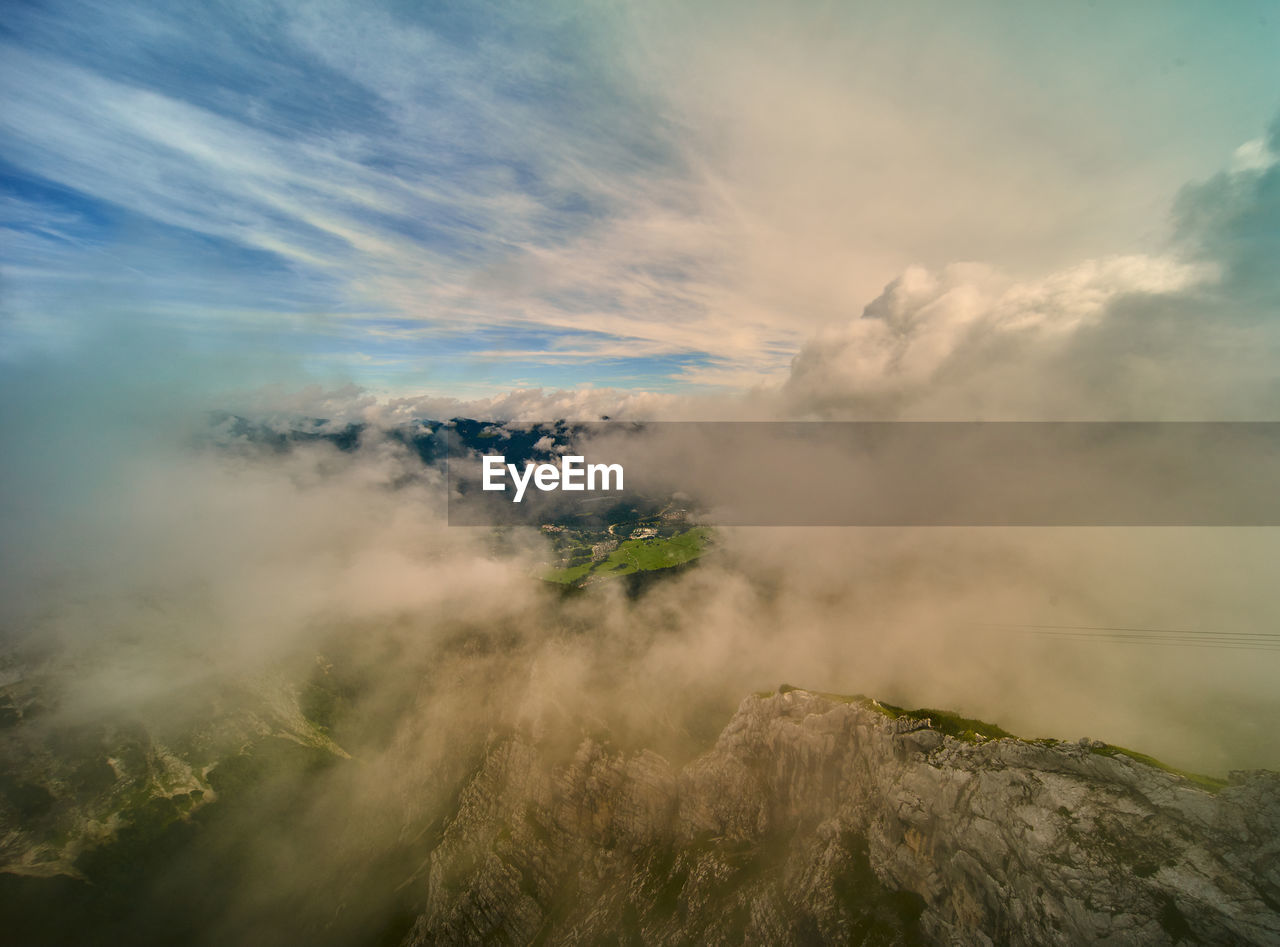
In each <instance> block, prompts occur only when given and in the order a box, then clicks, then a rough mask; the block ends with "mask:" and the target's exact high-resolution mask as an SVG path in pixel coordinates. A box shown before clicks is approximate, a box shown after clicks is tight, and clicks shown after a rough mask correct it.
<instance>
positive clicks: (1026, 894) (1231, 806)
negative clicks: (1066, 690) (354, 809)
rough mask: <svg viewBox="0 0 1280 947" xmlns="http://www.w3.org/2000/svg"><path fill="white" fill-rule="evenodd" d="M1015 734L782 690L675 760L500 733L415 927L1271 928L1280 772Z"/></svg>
mask: <svg viewBox="0 0 1280 947" xmlns="http://www.w3.org/2000/svg"><path fill="white" fill-rule="evenodd" d="M970 724H972V725H973V726H972V727H970V726H968V725H970ZM1000 734H1002V731H999V730H997V729H996V728H990V727H985V728H984V727H983V726H981V725H979V724H978V723H977V722H976V721H959V722H958V723H957V718H951V719H946V718H945V715H939V714H937V713H936V712H928V711H923V712H914V713H905V712H899V711H898V710H897V709H896V708H887V707H884V706H882V705H879V704H877V703H876V702H874V701H870V700H866V699H861V698H859V699H843V698H834V697H826V696H821V695H817V694H813V693H809V692H806V691H801V690H793V689H786V690H785V691H784V692H779V693H777V694H773V695H769V696H756V697H752V698H748V699H747V700H745V701H743V702H742V704H741V706H740V707H739V709H738V711H737V713H736V714H735V715H734V717H733V718H732V720H731V721H730V722H729V724H728V726H727V727H726V728H725V729H724V731H723V733H722V734H721V735H720V737H719V739H718V741H717V742H716V744H715V746H714V748H712V749H711V750H710V751H708V752H707V753H705V754H704V755H702V756H701V757H699V758H697V759H696V760H694V761H693V762H691V763H690V764H688V765H686V766H684V767H682V768H678V769H677V768H674V767H672V766H671V765H669V764H668V763H667V762H666V761H665V760H664V759H662V758H661V757H659V756H657V755H655V754H653V753H650V752H640V753H638V754H627V753H623V752H621V751H619V750H617V749H616V748H612V747H611V746H609V745H608V744H607V742H601V741H600V740H597V739H585V740H584V741H583V742H582V743H581V745H580V746H578V748H577V750H576V753H574V754H572V755H571V757H564V756H557V755H556V754H555V753H553V752H551V751H550V750H549V749H547V748H546V747H544V746H543V745H541V744H540V743H539V742H538V741H535V740H533V739H532V738H529V737H525V736H519V735H515V736H509V737H505V738H503V739H501V740H496V741H495V742H494V743H493V744H492V745H491V747H490V749H489V752H488V753H487V756H486V758H485V760H484V762H483V764H482V765H481V767H480V769H479V770H478V772H477V773H476V774H475V776H474V778H473V779H471V781H470V782H469V784H468V785H467V786H466V787H465V788H464V790H463V792H462V793H461V796H460V797H459V802H458V806H457V810H456V812H455V813H454V815H453V816H452V818H451V820H450V821H449V822H448V824H447V827H446V829H445V831H444V833H443V836H442V837H441V840H440V842H439V844H438V846H436V848H435V850H434V852H433V853H432V855H431V857H430V859H429V860H428V862H427V863H426V864H425V865H424V867H423V870H422V873H421V874H420V876H419V878H418V879H416V880H415V882H414V883H416V884H420V885H423V886H424V887H425V889H426V892H425V897H426V902H425V903H426V909H425V911H424V912H423V913H422V915H421V916H420V917H419V918H418V920H417V922H416V924H415V925H414V928H413V930H412V932H411V934H410V935H409V937H408V940H407V942H408V943H410V944H415V945H417V944H422V945H426V944H448V943H481V942H485V943H512V944H524V943H569V942H571V943H595V942H619V943H637V944H639V943H644V944H690V943H705V944H738V943H744V942H746V943H761V944H801V943H805V944H809V943H869V944H907V943H941V944H966V945H968V944H990V943H1007V944H1082V943H1097V944H1168V943H1206V944H1277V943H1280V776H1277V775H1276V774H1273V773H1265V772H1259V773H1252V774H1233V779H1232V782H1231V783H1230V784H1229V785H1225V786H1221V787H1219V786H1215V785H1210V784H1203V783H1197V782H1196V781H1193V780H1190V779H1188V778H1186V777H1184V776H1181V775H1178V774H1176V773H1171V772H1167V771H1164V770H1162V769H1160V768H1157V767H1156V766H1153V765H1150V764H1148V763H1147V762H1143V761H1141V760H1138V759H1134V758H1132V757H1131V756H1128V755H1125V754H1124V753H1121V752H1114V748H1110V747H1104V746H1102V745H1101V744H1091V743H1089V742H1088V741H1082V742H1081V743H1078V744H1064V743H1055V742H1053V741H1024V740H1019V739H1015V738H1012V737H1004V736H1001V735H1000ZM989 737H990V738H989Z"/></svg>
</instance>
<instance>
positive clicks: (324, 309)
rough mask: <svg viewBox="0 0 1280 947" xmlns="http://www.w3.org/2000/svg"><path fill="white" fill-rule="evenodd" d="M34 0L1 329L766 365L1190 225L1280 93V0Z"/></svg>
mask: <svg viewBox="0 0 1280 947" xmlns="http://www.w3.org/2000/svg"><path fill="white" fill-rule="evenodd" d="M1103 6H1104V5H1098V6H1097V7H1086V6H1084V5H1080V6H1078V7H1072V8H1071V9H1062V10H1056V11H1051V10H1049V9H1041V10H1037V11H1030V10H1027V9H1024V8H1023V7H1021V6H1015V5H1008V4H974V5H964V7H963V8H961V7H960V6H959V5H953V4H941V3H940V4H932V5H931V4H921V5H912V6H911V8H910V9H909V10H901V9H899V10H897V11H894V12H889V11H886V10H883V9H880V8H879V7H878V6H873V5H859V4H822V3H806V4H795V5H793V4H785V5H777V4H773V5H770V4H750V3H744V4H716V3H693V4H665V3H645V4H634V5H631V4H625V3H592V4H566V3H531V2H528V3H520V2H513V3H466V4H441V5H428V4H423V5H417V4H408V3H384V4H373V3H353V4H345V3H340V2H315V3H296V4H282V3H271V2H229V3H223V4H208V5H204V4H163V3H156V4H148V3H140V2H129V0H125V2H112V3H57V2H54V3H21V2H14V3H10V4H8V5H7V6H6V16H5V18H4V23H3V26H0V97H2V98H0V220H2V221H3V227H4V234H3V245H2V246H0V264H2V265H3V272H2V274H0V279H2V280H3V282H2V283H0V293H2V296H0V306H2V307H3V310H2V312H0V320H2V321H0V345H3V347H4V351H5V356H6V357H7V358H8V359H9V360H11V361H12V360H14V359H21V358H24V357H28V356H30V355H31V354H32V353H39V352H44V351H49V350H54V351H56V350H58V349H60V348H64V347H68V346H75V345H78V344H84V341H85V340H86V339H90V340H91V339H93V338H94V337H95V333H101V332H114V331H116V330H115V328H114V327H117V326H129V327H131V329H133V328H139V327H140V331H144V332H145V331H152V330H154V331H155V332H157V333H168V334H170V335H174V336H177V337H180V338H182V339H183V344H184V345H185V346H187V347H188V348H193V349H196V350H209V351H212V352H217V353H219V354H221V355H224V356H225V355H230V356H232V357H235V356H236V355H237V354H243V355H244V356H245V357H246V358H260V357H262V356H263V355H264V353H265V354H270V355H271V356H272V357H274V358H277V359H278V360H279V361H280V362H281V363H282V364H283V363H287V364H288V365H289V366H290V368H289V370H290V371H292V372H297V373H299V374H300V375H301V376H305V377H307V378H311V379H318V380H322V381H332V382H340V381H347V380H350V381H354V382H356V383H358V384H361V385H366V386H369V387H372V388H375V389H378V390H387V391H426V392H437V393H454V394H460V395H476V394H483V393H491V392H498V391H503V390H506V389H510V388H522V387H539V386H541V387H550V388H572V387H575V386H580V385H593V386H616V387H623V388H645V389H651V390H657V391H666V390H677V391H678V390H696V389H701V388H708V387H709V388H725V387H727V388H730V389H740V388H749V387H752V386H755V385H767V384H771V383H776V382H778V381H779V380H781V379H782V378H783V377H785V374H786V372H787V368H788V365H789V363H790V360H791V358H792V357H793V356H794V355H795V353H796V352H797V351H799V350H800V349H801V348H802V347H803V345H804V344H805V343H806V340H808V339H810V338H812V337H814V336H815V334H821V333H822V332H824V331H827V330H829V329H830V328H831V327H832V326H837V325H840V324H843V323H845V322H847V321H848V320H849V319H852V318H856V316H857V315H858V314H859V313H860V312H861V311H862V307H863V306H865V305H866V303H868V302H869V301H870V300H871V299H873V298H875V297H876V296H877V295H878V294H879V293H880V290H881V289H882V287H884V285H885V284H886V283H888V282H889V281H890V280H893V279H895V278H896V277H897V276H898V275H899V274H900V273H901V272H903V270H904V269H905V268H907V267H910V266H912V265H916V264H921V265H925V266H930V267H940V266H945V265H947V264H951V263H955V262H959V261H969V260H977V261H982V262H984V263H987V264H991V265H993V266H997V267H1000V268H1002V270H1004V271H1006V272H1008V273H1009V274H1011V275H1012V276H1013V277H1016V278H1032V277H1035V276H1038V275H1042V274H1044V273H1046V272H1052V271H1058V270H1062V269H1064V268H1069V267H1071V266H1074V265H1076V264H1078V263H1080V261H1082V260H1089V259H1095V258H1099V257H1105V256H1107V255H1113V254H1122V253H1159V252H1163V251H1164V250H1165V249H1166V247H1167V244H1168V242H1169V240H1170V237H1171V230H1172V227H1171V221H1172V220H1173V219H1174V218H1173V217H1172V216H1171V207H1173V204H1174V198H1175V196H1176V195H1177V193H1178V191H1179V189H1180V188H1181V187H1182V186H1183V185H1184V184H1185V183H1187V182H1189V181H1192V180H1196V179H1203V178H1207V177H1209V176H1210V175H1212V174H1213V173H1214V172H1215V171H1217V170H1219V169H1220V168H1222V167H1223V166H1224V165H1226V164H1227V163H1229V162H1230V161H1231V160H1232V155H1233V152H1235V151H1236V150H1237V149H1238V148H1240V147H1242V146H1246V147H1247V146H1248V143H1249V142H1250V141H1253V140H1256V139H1259V138H1260V136H1261V135H1263V133H1264V129H1265V128H1266V126H1267V123H1268V121H1269V120H1270V118H1271V116H1272V115H1273V113H1274V112H1275V110H1276V106H1277V104H1278V103H1280V56H1276V55H1275V53H1276V49H1277V48H1280V15H1277V14H1276V13H1274V9H1273V8H1271V7H1270V5H1268V4H1259V5H1255V6H1248V5H1245V4H1240V5H1234V6H1233V7H1232V8H1231V13H1230V16H1226V15H1223V14H1221V13H1220V12H1219V11H1217V10H1215V9H1214V8H1213V7H1212V6H1211V5H1208V4H1194V5H1193V4H1177V5H1171V4H1150V5H1145V4H1133V5H1129V4H1126V5H1125V6H1124V9H1123V10H1112V9H1099V8H1100V7H1103Z"/></svg>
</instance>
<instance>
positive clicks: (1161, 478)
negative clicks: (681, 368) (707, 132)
mask: <svg viewBox="0 0 1280 947" xmlns="http://www.w3.org/2000/svg"><path fill="white" fill-rule="evenodd" d="M467 424H469V425H470V427H463V426H461V425H462V422H456V423H455V425H454V426H451V427H448V428H444V429H441V431H440V432H439V434H440V435H441V436H445V437H447V438H448V441H449V445H448V449H449V461H448V469H449V485H450V491H449V495H450V500H449V522H450V524H453V525H499V524H516V523H525V524H548V523H560V522H563V523H570V522H572V523H578V524H596V525H599V524H605V523H608V522H609V521H610V519H611V518H614V519H616V518H617V517H619V516H623V515H625V514H626V512H627V510H628V509H633V510H636V511H641V512H643V513H644V514H645V515H649V516H661V515H665V514H670V515H676V514H678V515H680V516H682V517H687V518H688V519H689V520H691V521H697V522H701V523H706V524H710V525H726V526H728V525H740V526H1276V525H1280V489H1277V486H1278V485H1280V423H1278V422H1266V423H1253V422H1240V423H1235V422H1153V423H1146V422H1141V423H1138V422H1135V423H1111V422H1105V423H1104V422H1052V423H1045V422H936V423H935V422H852V423H843V422H839V423H837V422H815V423H805V422H658V423H645V424H631V423H622V422H611V421H606V422H600V423H594V424H566V423H564V422H549V423H546V424H532V425H531V424H508V425H499V424H490V425H481V424H477V423H476V422H467ZM486 456H487V457H489V458H490V459H489V460H488V461H485V460H484V458H485V457H486ZM499 457H500V458H502V459H501V460H500V461H499V460H498V459H497V458H499ZM486 475H487V487H488V489H486ZM619 480H621V486H620V487H619V484H618V481H619ZM589 481H590V482H589ZM522 483H523V490H522V489H521V484H522ZM517 496H518V497H519V501H518V502H517Z"/></svg>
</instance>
